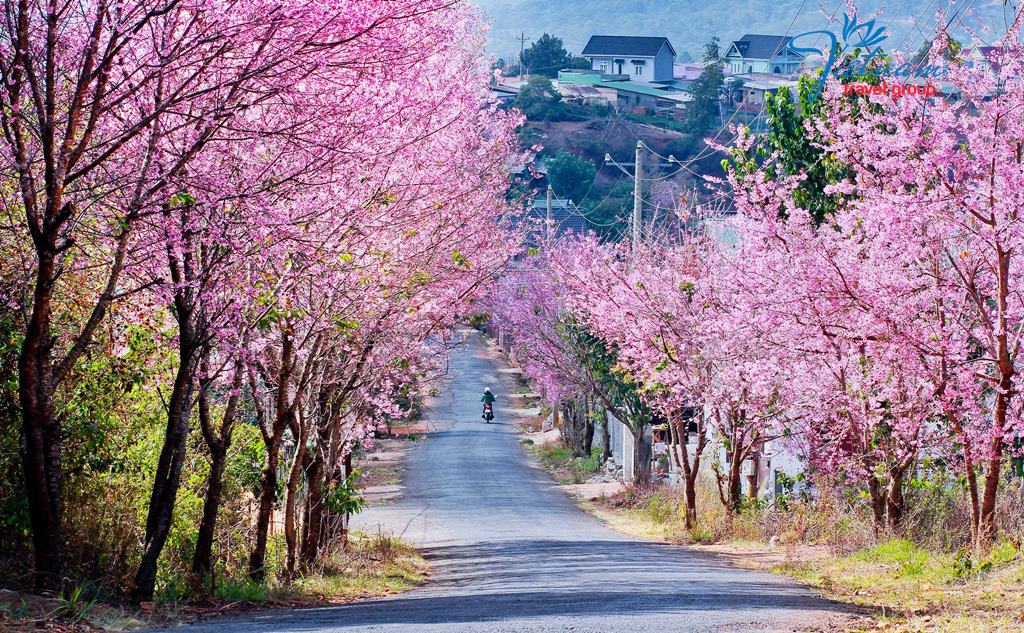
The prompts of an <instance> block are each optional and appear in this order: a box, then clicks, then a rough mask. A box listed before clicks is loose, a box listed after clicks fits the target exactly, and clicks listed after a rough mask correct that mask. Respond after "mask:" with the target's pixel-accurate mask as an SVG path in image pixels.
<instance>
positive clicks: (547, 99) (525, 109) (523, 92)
mask: <svg viewBox="0 0 1024 633" xmlns="http://www.w3.org/2000/svg"><path fill="white" fill-rule="evenodd" d="M515 105H516V107H517V108H519V110H520V111H521V112H522V113H523V114H524V115H526V118H527V119H529V120H531V121H558V120H559V119H560V118H561V117H562V115H563V106H562V95H560V94H558V91H557V90H555V87H554V86H553V85H551V80H550V79H548V78H547V77H541V76H539V75H534V76H532V77H530V80H529V81H528V82H527V84H526V85H525V86H523V87H522V88H521V89H520V90H519V94H517V95H516V101H515Z"/></svg>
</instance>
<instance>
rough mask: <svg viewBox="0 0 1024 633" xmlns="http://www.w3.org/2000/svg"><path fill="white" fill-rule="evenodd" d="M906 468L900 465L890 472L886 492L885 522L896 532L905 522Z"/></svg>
mask: <svg viewBox="0 0 1024 633" xmlns="http://www.w3.org/2000/svg"><path fill="white" fill-rule="evenodd" d="M905 473H906V468H902V467H898V468H894V469H892V471H891V472H890V473H889V486H888V488H889V489H888V490H887V491H886V493H885V522H886V525H887V527H888V528H889V530H890V531H892V532H894V533H895V532H896V530H897V529H899V527H900V525H901V524H902V523H903V513H904V510H905V508H906V499H905V498H904V496H903V478H904V475H905Z"/></svg>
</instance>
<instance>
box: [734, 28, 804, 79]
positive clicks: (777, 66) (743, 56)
mask: <svg viewBox="0 0 1024 633" xmlns="http://www.w3.org/2000/svg"><path fill="white" fill-rule="evenodd" d="M792 41H793V38H792V37H788V36H783V35H757V34H753V33H748V34H746V35H744V36H743V37H741V38H740V39H738V40H736V41H734V42H733V43H732V44H730V45H729V50H727V51H726V53H725V62H726V64H727V65H728V67H729V70H730V71H731V72H732V73H733V74H746V73H769V74H773V75H792V74H793V73H795V72H798V71H799V70H800V64H801V62H803V60H804V56H803V55H802V54H801V53H798V52H796V51H794V50H793V49H792V48H790V42H792Z"/></svg>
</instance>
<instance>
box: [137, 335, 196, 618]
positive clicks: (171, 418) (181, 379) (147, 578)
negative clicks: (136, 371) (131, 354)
mask: <svg viewBox="0 0 1024 633" xmlns="http://www.w3.org/2000/svg"><path fill="white" fill-rule="evenodd" d="M178 336H179V357H180V358H181V362H180V363H179V365H178V372H177V374H176V375H175V378H174V387H173V389H172V390H171V398H170V400H169V402H168V406H167V430H166V432H165V433H164V444H163V447H162V448H161V450H160V460H159V462H158V464H157V469H156V478H155V481H154V482H153V492H152V494H150V497H149V512H148V514H147V517H146V540H145V543H144V549H143V554H142V562H141V563H139V570H138V572H137V573H136V575H135V585H134V587H133V589H132V598H133V599H134V600H136V601H147V600H151V599H152V598H153V590H154V588H155V587H156V570H157V561H158V560H159V558H160V552H162V551H163V548H164V544H165V543H166V542H167V536H168V534H170V531H171V523H172V519H173V517H174V504H175V501H176V500H177V496H178V488H179V486H180V485H181V469H182V466H184V464H185V443H186V440H187V439H188V432H189V418H190V417H191V414H192V396H193V391H194V387H195V375H194V374H195V372H194V366H195V351H196V348H195V346H194V345H193V343H192V337H191V332H187V331H185V330H184V329H181V330H180V333H179V335H178Z"/></svg>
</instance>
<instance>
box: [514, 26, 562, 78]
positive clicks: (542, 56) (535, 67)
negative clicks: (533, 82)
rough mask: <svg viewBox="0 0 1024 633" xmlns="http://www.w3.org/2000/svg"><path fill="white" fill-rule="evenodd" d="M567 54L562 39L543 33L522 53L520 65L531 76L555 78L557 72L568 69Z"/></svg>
mask: <svg viewBox="0 0 1024 633" xmlns="http://www.w3.org/2000/svg"><path fill="white" fill-rule="evenodd" d="M569 62H570V58H569V53H568V51H566V50H565V46H564V45H563V44H562V39H561V38H558V37H554V36H552V35H548V34H547V33H545V34H544V35H541V36H540V39H538V40H537V41H536V42H534V43H533V44H532V45H531V46H530V48H528V49H526V50H525V51H523V58H522V63H523V66H524V67H525V68H526V71H527V72H528V73H530V74H531V75H543V76H545V77H551V78H554V77H557V76H558V71H559V70H562V69H563V68H568V67H569Z"/></svg>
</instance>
